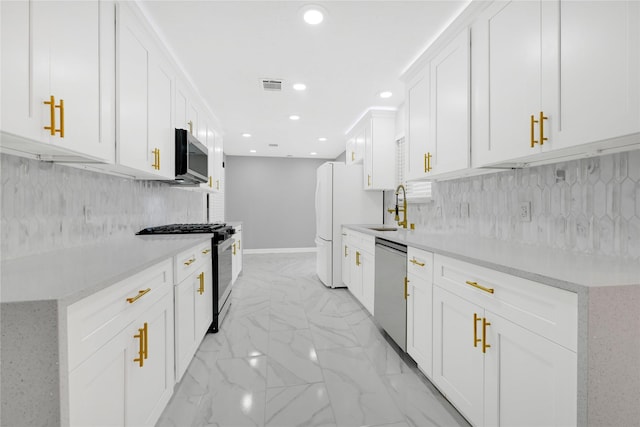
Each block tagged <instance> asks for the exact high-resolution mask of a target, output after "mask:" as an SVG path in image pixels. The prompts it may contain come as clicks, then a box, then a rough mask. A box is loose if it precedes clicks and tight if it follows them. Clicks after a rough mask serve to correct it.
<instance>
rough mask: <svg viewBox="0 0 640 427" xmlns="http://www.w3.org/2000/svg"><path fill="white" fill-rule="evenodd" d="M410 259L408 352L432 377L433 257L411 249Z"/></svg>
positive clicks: (408, 258) (408, 255) (408, 277)
mask: <svg viewBox="0 0 640 427" xmlns="http://www.w3.org/2000/svg"><path fill="white" fill-rule="evenodd" d="M407 260H408V262H407V353H409V356H411V357H412V358H413V360H415V361H416V363H417V364H418V367H419V368H420V370H421V371H422V372H424V373H425V375H427V376H428V377H431V375H432V373H433V367H432V345H433V344H432V343H433V329H432V327H433V319H432V306H433V293H432V288H433V254H432V253H430V252H425V251H422V250H419V249H415V248H411V247H410V248H407Z"/></svg>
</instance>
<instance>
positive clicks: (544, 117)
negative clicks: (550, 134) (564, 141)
mask: <svg viewBox="0 0 640 427" xmlns="http://www.w3.org/2000/svg"><path fill="white" fill-rule="evenodd" d="M548 118H549V117H547V116H545V115H544V113H543V112H542V111H540V145H544V142H545V141H548V140H549V138H546V137H545V136H544V121H545V120H547V119H548Z"/></svg>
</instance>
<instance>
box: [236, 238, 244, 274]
mask: <svg viewBox="0 0 640 427" xmlns="http://www.w3.org/2000/svg"><path fill="white" fill-rule="evenodd" d="M236 238H237V239H238V248H237V253H238V274H240V273H242V250H243V249H242V231H237V232H236Z"/></svg>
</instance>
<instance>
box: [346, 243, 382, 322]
mask: <svg viewBox="0 0 640 427" xmlns="http://www.w3.org/2000/svg"><path fill="white" fill-rule="evenodd" d="M350 241H351V248H350V250H351V256H350V257H351V261H352V262H351V267H350V270H351V271H350V272H349V275H350V285H348V287H349V291H351V293H352V294H353V296H355V297H356V298H357V299H358V301H360V303H361V304H362V305H363V306H364V307H365V308H366V309H367V310H368V311H369V313H371V315H372V316H373V306H374V298H375V271H376V268H375V261H374V254H375V237H373V236H369V235H366V234H361V233H356V232H352V233H351V240H350Z"/></svg>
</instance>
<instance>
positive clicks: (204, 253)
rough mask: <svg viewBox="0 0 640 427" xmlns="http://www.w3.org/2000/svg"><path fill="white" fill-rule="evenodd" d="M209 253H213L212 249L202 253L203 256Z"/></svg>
mask: <svg viewBox="0 0 640 427" xmlns="http://www.w3.org/2000/svg"><path fill="white" fill-rule="evenodd" d="M209 252H211V249H205V250H204V251H202V255H206V254H208V253H209Z"/></svg>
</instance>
